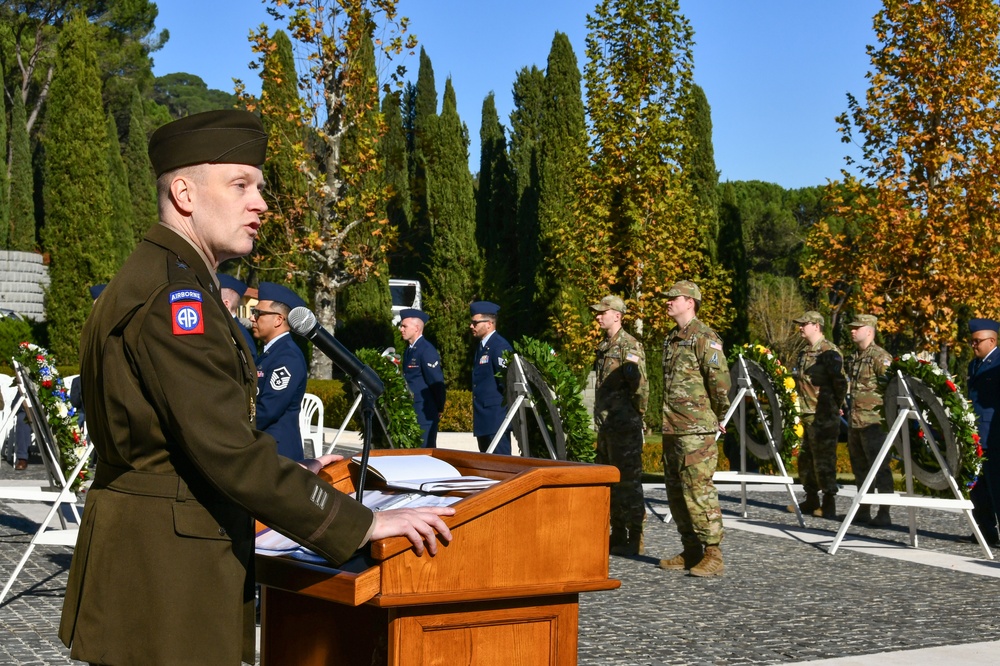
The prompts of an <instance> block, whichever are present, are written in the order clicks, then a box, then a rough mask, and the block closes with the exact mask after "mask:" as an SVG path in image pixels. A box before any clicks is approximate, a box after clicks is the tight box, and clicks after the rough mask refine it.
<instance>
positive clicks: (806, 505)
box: [787, 493, 819, 515]
mask: <svg viewBox="0 0 1000 666" xmlns="http://www.w3.org/2000/svg"><path fill="white" fill-rule="evenodd" d="M787 508H788V513H795V506H794V505H792V504H789V505H788V507H787ZM818 508H819V493H807V494H806V498H805V500H803V501H802V502H801V503H800V504H799V511H801V512H802V513H803V515H809V514H810V513H812V512H813V511H815V510H816V509H818Z"/></svg>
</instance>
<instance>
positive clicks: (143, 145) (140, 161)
mask: <svg viewBox="0 0 1000 666" xmlns="http://www.w3.org/2000/svg"><path fill="white" fill-rule="evenodd" d="M145 127H146V119H145V114H144V113H143V105H142V96H141V95H140V94H139V91H138V89H135V90H133V91H132V103H131V107H130V113H129V120H128V136H127V138H126V140H125V152H124V153H123V154H122V160H123V161H124V162H125V172H126V173H127V174H128V189H129V194H131V196H132V214H131V219H130V223H131V224H130V226H131V228H132V239H133V241H134V242H136V243H138V242H139V241H141V240H142V238H143V236H145V235H146V232H147V231H149V228H150V227H152V226H153V225H154V224H156V223H157V221H159V219H160V214H159V211H158V210H157V204H156V179H155V177H154V175H153V165H152V163H151V162H150V161H149V151H148V149H147V145H148V139H147V138H146V130H145Z"/></svg>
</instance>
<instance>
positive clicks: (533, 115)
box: [505, 66, 545, 336]
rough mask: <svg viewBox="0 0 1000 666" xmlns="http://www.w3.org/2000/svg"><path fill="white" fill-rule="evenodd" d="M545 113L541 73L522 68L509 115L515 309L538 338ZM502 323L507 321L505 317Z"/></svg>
mask: <svg viewBox="0 0 1000 666" xmlns="http://www.w3.org/2000/svg"><path fill="white" fill-rule="evenodd" d="M544 110H545V73H544V72H543V71H542V70H540V69H538V68H537V67H535V66H532V67H531V68H530V69H529V68H527V67H525V68H523V69H521V71H520V72H518V73H517V78H516V79H515V81H514V110H513V111H512V112H511V114H510V130H511V131H510V162H511V165H512V166H513V170H514V186H515V200H516V201H517V213H516V220H515V226H516V229H517V233H516V236H517V276H518V282H519V284H518V295H519V298H518V301H519V303H518V306H517V312H516V313H515V314H516V316H517V319H518V321H520V322H523V330H522V332H523V333H526V334H528V335H531V336H539V335H541V333H542V322H543V318H542V317H541V316H540V315H539V313H538V312H537V311H536V310H535V309H534V303H533V301H534V293H535V277H536V275H537V274H538V271H539V270H540V267H541V263H542V255H541V250H540V248H539V245H538V234H539V223H538V197H539V187H540V185H539V178H540V176H539V168H540V165H539V160H540V152H539V151H540V150H541V136H542V114H543V113H544ZM505 320H509V319H507V318H506V317H505Z"/></svg>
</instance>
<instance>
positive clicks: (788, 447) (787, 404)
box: [730, 343, 805, 468]
mask: <svg viewBox="0 0 1000 666" xmlns="http://www.w3.org/2000/svg"><path fill="white" fill-rule="evenodd" d="M730 354H731V355H732V357H733V358H732V359H731V360H730V365H732V364H734V363H737V362H739V359H738V358H737V356H738V355H740V354H742V355H743V358H745V359H746V360H748V361H754V362H755V363H757V365H759V366H760V368H761V370H763V371H764V374H765V375H766V376H767V378H768V380H770V382H771V385H772V386H773V387H774V392H775V394H776V395H777V396H778V404H777V405H776V407H777V408H778V409H780V410H781V415H782V419H781V423H782V427H781V446H780V451H779V453H780V454H781V460H782V462H784V464H785V466H786V468H787V466H788V465H789V464H790V463H791V461H792V458H793V457H794V455H795V454H796V453H797V452H798V450H799V446H801V445H802V435H803V434H804V432H805V430H804V428H803V426H802V421H801V419H800V418H799V395H798V393H797V392H796V391H795V379H794V378H793V377H792V373H791V371H790V370H789V369H788V368H787V367H786V366H785V365H784V364H782V362H781V361H780V360H779V359H778V357H777V356H775V355H774V352H773V351H771V350H770V349H768V348H767V347H765V346H764V345H761V344H756V343H753V344H745V345H743V346H741V347H734V348H733V349H732V350H731V351H730Z"/></svg>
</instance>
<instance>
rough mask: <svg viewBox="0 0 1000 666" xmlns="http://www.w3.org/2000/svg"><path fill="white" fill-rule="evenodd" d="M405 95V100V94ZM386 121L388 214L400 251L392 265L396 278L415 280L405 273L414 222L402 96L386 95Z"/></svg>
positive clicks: (384, 149)
mask: <svg viewBox="0 0 1000 666" xmlns="http://www.w3.org/2000/svg"><path fill="white" fill-rule="evenodd" d="M403 94H404V96H405V92H404V93H403ZM382 117H383V118H384V119H385V136H383V137H382V140H381V141H380V142H379V155H381V158H382V161H383V164H384V165H385V171H384V174H385V182H386V185H388V187H389V192H388V199H387V201H386V206H385V214H386V217H387V218H388V220H389V224H390V225H391V226H392V227H393V228H394V229H395V233H396V238H397V243H396V247H395V248H394V251H393V252H392V253H391V254H390V256H389V265H390V267H391V270H392V274H393V275H396V276H399V277H407V278H415V277H416V275H417V274H416V273H410V274H405V273H403V272H401V271H402V269H403V268H404V266H405V265H406V261H407V259H409V256H408V255H409V252H408V251H407V249H406V244H405V243H404V242H403V239H404V238H405V237H407V236H408V234H409V233H410V226H411V224H412V221H411V213H410V211H411V206H410V204H411V200H410V153H409V149H408V134H407V128H406V121H407V119H406V117H405V115H404V108H403V102H402V101H401V100H400V93H398V92H394V93H392V92H390V93H386V94H385V97H383V98H382Z"/></svg>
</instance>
